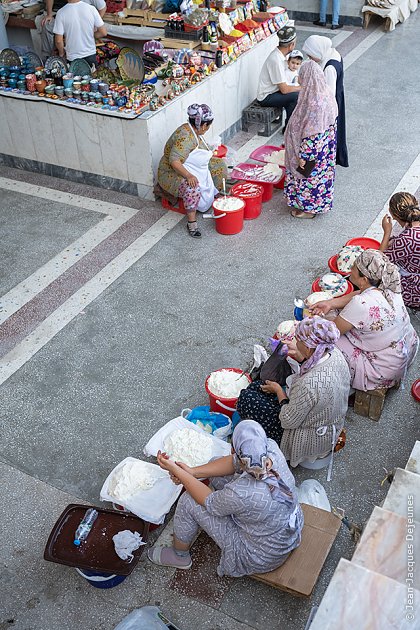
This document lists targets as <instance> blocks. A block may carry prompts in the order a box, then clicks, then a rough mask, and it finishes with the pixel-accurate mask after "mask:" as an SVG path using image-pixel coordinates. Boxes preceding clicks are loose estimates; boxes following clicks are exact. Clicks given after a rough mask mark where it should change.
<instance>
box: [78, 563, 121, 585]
mask: <svg viewBox="0 0 420 630" xmlns="http://www.w3.org/2000/svg"><path fill="white" fill-rule="evenodd" d="M76 571H77V573H78V574H79V575H81V576H82V577H83V578H85V580H86V581H87V582H89V584H90V585H91V586H94V587H95V588H114V586H118V584H121V582H124V580H125V578H126V577H128V576H127V575H115V574H111V573H98V572H97V571H89V570H88V569H78V568H77V567H76Z"/></svg>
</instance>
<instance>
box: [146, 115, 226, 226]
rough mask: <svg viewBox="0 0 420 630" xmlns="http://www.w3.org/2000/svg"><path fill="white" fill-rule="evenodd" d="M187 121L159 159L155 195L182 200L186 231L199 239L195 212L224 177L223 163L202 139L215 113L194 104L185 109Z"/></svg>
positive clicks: (208, 201)
mask: <svg viewBox="0 0 420 630" xmlns="http://www.w3.org/2000/svg"><path fill="white" fill-rule="evenodd" d="M187 115H188V122H187V123H185V124H183V125H181V126H180V127H178V129H176V130H175V131H174V133H173V134H172V135H171V137H170V138H169V140H168V141H167V143H166V145H165V149H164V152H163V157H162V159H161V160H160V163H159V168H158V174H157V186H156V187H155V194H156V195H157V196H160V197H162V196H164V197H167V198H168V199H169V200H170V201H173V202H174V203H176V202H177V201H178V199H182V201H183V203H184V207H185V210H186V212H187V217H188V224H187V225H188V233H189V234H190V236H192V237H193V238H200V237H201V232H200V231H199V229H198V226H197V211H198V212H206V211H207V210H208V209H209V208H211V206H212V204H213V201H214V198H215V196H216V195H217V193H218V192H219V190H221V189H222V182H223V178H226V177H227V166H226V163H225V162H224V161H223V160H221V159H219V158H215V157H213V152H212V150H211V148H210V147H209V146H208V144H207V142H206V141H205V140H204V137H203V136H204V134H205V133H206V132H207V131H208V130H209V128H210V126H211V124H212V122H213V119H214V116H213V112H212V111H211V109H210V107H209V106H208V105H205V104H202V105H199V104H198V103H194V104H193V105H190V106H189V107H188V110H187Z"/></svg>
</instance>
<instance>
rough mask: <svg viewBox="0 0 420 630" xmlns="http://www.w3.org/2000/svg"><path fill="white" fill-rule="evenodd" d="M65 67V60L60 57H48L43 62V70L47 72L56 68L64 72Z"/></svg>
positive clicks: (65, 70) (66, 67)
mask: <svg viewBox="0 0 420 630" xmlns="http://www.w3.org/2000/svg"><path fill="white" fill-rule="evenodd" d="M67 69H68V66H67V62H66V61H65V60H64V59H63V58H62V57H48V59H47V61H46V62H45V70H47V71H48V72H51V71H52V70H58V71H59V72H61V74H66V72H67Z"/></svg>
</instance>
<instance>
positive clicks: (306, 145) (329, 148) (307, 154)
mask: <svg viewBox="0 0 420 630" xmlns="http://www.w3.org/2000/svg"><path fill="white" fill-rule="evenodd" d="M336 132H337V124H335V125H331V126H330V127H329V128H328V129H327V130H326V131H324V132H323V133H318V134H317V135H316V136H310V137H308V138H304V139H303V140H302V142H301V145H300V154H299V157H300V158H301V159H302V160H305V161H306V162H308V161H310V160H315V162H316V164H315V168H314V170H313V171H312V173H311V177H308V178H302V179H298V178H297V177H295V176H294V175H293V174H292V173H291V172H290V171H288V170H287V171H286V180H285V186H284V194H285V196H286V200H287V205H288V206H290V207H291V208H296V209H297V210H299V211H300V212H308V213H310V214H322V213H325V212H328V210H331V208H332V204H333V196H334V179H335V158H336V151H337V133H336Z"/></svg>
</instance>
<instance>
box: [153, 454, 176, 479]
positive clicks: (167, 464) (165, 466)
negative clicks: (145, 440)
mask: <svg viewBox="0 0 420 630" xmlns="http://www.w3.org/2000/svg"><path fill="white" fill-rule="evenodd" d="M157 462H158V464H159V466H160V467H161V468H162V470H166V471H167V472H168V473H169V474H170V475H173V476H175V477H176V473H177V470H178V469H179V466H178V464H177V463H176V462H174V461H173V460H172V459H169V455H167V454H166V453H162V451H158V454H157Z"/></svg>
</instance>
